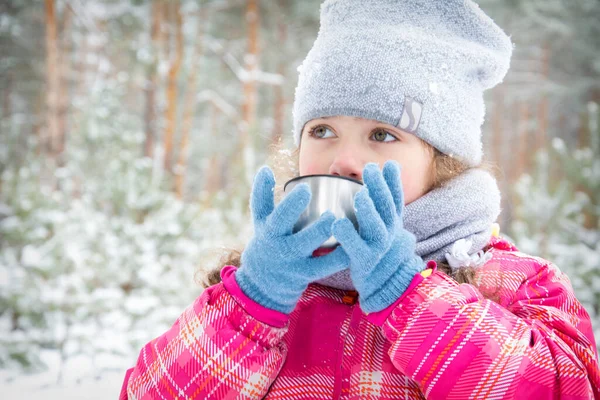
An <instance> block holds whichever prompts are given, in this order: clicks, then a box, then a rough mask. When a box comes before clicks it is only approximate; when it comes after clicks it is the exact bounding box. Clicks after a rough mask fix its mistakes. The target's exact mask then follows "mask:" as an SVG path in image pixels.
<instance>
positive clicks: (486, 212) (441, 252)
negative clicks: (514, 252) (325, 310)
mask: <svg viewBox="0 0 600 400" xmlns="http://www.w3.org/2000/svg"><path fill="white" fill-rule="evenodd" d="M499 214H500V190H499V189H498V185H497V183H496V180H495V179H494V177H493V176H492V175H490V173H489V172H487V171H484V170H481V169H471V170H468V171H466V172H464V173H463V174H461V175H460V176H458V177H456V178H454V179H452V180H450V181H449V182H447V183H446V184H445V185H444V186H443V187H441V188H437V189H434V190H432V191H430V192H429V193H427V194H425V195H423V196H421V197H420V198H418V199H417V200H415V201H413V202H412V203H410V204H407V205H406V206H405V209H404V213H403V221H404V228H405V229H406V230H407V231H409V232H411V233H412V234H414V235H415V237H416V239H417V244H416V248H415V252H416V254H417V255H418V256H420V257H422V258H423V260H425V261H428V260H435V261H446V253H451V248H452V245H453V244H454V243H455V242H456V241H458V240H460V239H466V240H469V241H470V242H471V243H472V245H471V247H470V249H469V250H468V254H469V255H473V254H475V253H477V252H478V251H480V250H481V249H483V248H484V247H485V245H486V244H487V243H488V242H489V240H490V237H491V230H492V224H493V223H494V222H495V221H496V219H497V218H498V215H499ZM317 282H318V283H319V284H321V285H325V286H330V287H334V288H338V289H344V290H352V289H354V285H353V283H352V280H351V279H350V272H349V271H348V270H344V271H341V272H338V273H336V274H333V275H331V276H329V277H326V278H324V279H320V280H319V281H317Z"/></svg>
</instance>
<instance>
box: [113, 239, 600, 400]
mask: <svg viewBox="0 0 600 400" xmlns="http://www.w3.org/2000/svg"><path fill="white" fill-rule="evenodd" d="M490 245H491V248H490V250H489V251H490V253H491V255H492V257H491V259H490V260H489V261H488V262H487V263H486V265H485V266H483V267H481V268H479V269H478V270H477V276H476V282H477V287H474V286H471V285H466V284H463V285H459V284H457V283H456V282H455V281H454V280H452V279H450V278H448V277H447V276H446V275H445V274H444V273H442V272H439V271H435V272H434V273H433V274H432V275H431V276H429V277H427V278H424V277H423V276H422V275H421V274H417V275H416V277H415V279H414V280H413V282H412V283H411V286H410V287H409V288H408V290H407V291H406V292H405V294H404V295H403V296H402V297H401V298H400V299H398V301H397V302H395V303H394V304H393V305H391V306H390V307H388V308H387V309H386V310H383V311H381V312H379V313H373V314H370V315H369V316H365V314H364V313H363V312H362V310H361V309H360V308H359V306H358V304H356V299H355V297H354V296H352V293H351V292H344V291H340V290H336V289H331V288H327V287H324V286H320V285H314V284H311V285H310V286H309V287H308V290H307V291H306V292H305V293H304V295H303V296H302V298H301V299H300V301H299V303H298V306H297V307H296V309H295V310H294V311H293V312H292V313H291V314H290V315H289V316H288V315H287V314H282V313H279V312H276V311H273V310H270V309H266V308H264V307H261V306H260V305H258V304H256V303H255V302H253V301H252V300H251V299H249V298H248V297H246V296H245V295H244V293H243V292H242V291H241V290H240V289H239V287H238V286H237V285H236V280H235V274H236V269H235V268H234V267H226V268H225V269H224V270H223V271H222V277H223V283H221V284H218V285H215V286H213V287H211V288H209V289H207V290H205V291H204V292H203V293H202V295H201V296H200V297H198V299H197V300H196V301H195V302H194V303H193V304H192V305H191V306H190V307H189V308H188V309H187V310H186V311H185V312H184V313H183V314H182V315H181V317H180V318H179V319H178V320H177V322H176V323H175V325H173V327H172V328H171V329H170V330H169V331H168V332H166V333H165V334H163V335H161V336H160V337H158V338H156V339H155V340H153V341H151V342H150V343H148V344H147V345H146V346H144V348H143V349H142V351H141V353H140V356H139V359H138V361H137V364H136V366H135V367H134V368H133V369H131V370H129V371H128V373H127V377H126V379H125V382H124V385H123V390H122V393H121V397H120V399H121V400H125V399H159V398H160V399H174V398H180V399H181V398H187V399H233V398H243V399H328V400H329V399H367V398H368V399H399V398H402V399H426V398H428V399H445V398H454V399H466V398H473V399H523V398H535V399H537V400H544V399H556V398H561V399H567V398H568V399H571V400H574V399H582V400H583V399H586V400H587V399H596V400H600V389H599V388H600V371H599V367H598V355H597V352H596V349H595V345H594V338H593V335H592V329H591V324H590V319H589V316H588V314H587V313H586V312H585V310H584V308H583V307H582V306H581V304H580V303H579V302H578V301H577V300H576V298H575V296H574V294H573V290H572V288H571V285H570V283H569V280H568V278H567V277H566V276H565V275H564V274H562V273H561V272H560V271H559V270H558V269H557V268H556V267H555V266H553V265H552V264H550V263H549V262H547V261H545V260H542V259H539V258H535V257H530V256H527V255H525V254H522V253H519V252H518V251H516V249H514V247H512V246H511V245H510V244H508V243H507V242H505V241H502V240H498V239H493V241H492V242H491V243H490ZM486 250H487V249H486ZM484 296H488V297H494V298H496V301H491V300H488V299H486V298H484Z"/></svg>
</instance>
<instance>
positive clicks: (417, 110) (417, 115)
mask: <svg viewBox="0 0 600 400" xmlns="http://www.w3.org/2000/svg"><path fill="white" fill-rule="evenodd" d="M422 113H423V104H421V103H419V102H418V101H416V100H415V99H413V98H412V97H407V98H406V100H405V101H404V110H402V118H400V126H399V128H400V129H402V130H404V131H406V132H409V133H415V132H416V131H417V128H418V127H419V123H420V122H421V114H422Z"/></svg>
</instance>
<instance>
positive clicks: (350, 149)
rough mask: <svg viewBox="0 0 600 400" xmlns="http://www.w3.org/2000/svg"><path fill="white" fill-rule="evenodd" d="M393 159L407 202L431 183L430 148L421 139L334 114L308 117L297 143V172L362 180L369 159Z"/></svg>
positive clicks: (424, 191)
mask: <svg viewBox="0 0 600 400" xmlns="http://www.w3.org/2000/svg"><path fill="white" fill-rule="evenodd" d="M387 160H396V161H398V163H399V164H400V166H401V167H402V187H403V189H404V201H405V203H406V204H408V203H410V202H412V201H414V200H416V199H418V198H419V197H421V196H422V195H424V194H425V193H427V191H428V190H429V188H430V187H431V186H432V184H433V175H432V171H433V152H432V151H431V150H430V148H429V147H428V146H427V145H426V144H425V142H423V141H422V140H421V139H419V138H418V137H416V136H415V135H412V134H409V133H406V132H404V131H402V130H400V129H398V128H395V127H393V126H392V125H387V124H384V123H381V122H377V121H374V120H370V119H363V118H356V117H347V116H335V117H325V118H317V119H313V120H311V121H309V122H308V123H307V124H306V125H305V127H304V129H303V131H302V138H301V143H300V160H299V168H300V175H301V176H302V175H315V174H326V175H339V176H344V177H348V178H353V179H357V180H359V181H362V170H363V168H364V166H365V165H366V164H367V163H369V162H375V163H377V164H379V168H383V164H384V163H385V162H386V161H387Z"/></svg>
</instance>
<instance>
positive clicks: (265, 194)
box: [236, 167, 350, 313]
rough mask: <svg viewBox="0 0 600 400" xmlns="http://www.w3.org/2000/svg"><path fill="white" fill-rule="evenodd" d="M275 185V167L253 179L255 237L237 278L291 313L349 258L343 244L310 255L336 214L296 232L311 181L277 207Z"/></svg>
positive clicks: (254, 295) (266, 302)
mask: <svg viewBox="0 0 600 400" xmlns="http://www.w3.org/2000/svg"><path fill="white" fill-rule="evenodd" d="M274 187H275V178H274V176H273V172H272V171H271V169H269V168H268V167H263V168H261V169H260V170H259V171H258V173H257V174H256V177H255V178H254V185H253V188H252V197H251V200H250V208H251V210H252V217H253V220H254V237H253V238H252V239H251V240H250V242H249V243H248V245H247V246H246V249H245V250H244V252H243V253H242V260H241V266H240V268H239V269H238V270H237V272H236V280H237V282H238V285H239V286H240V288H241V289H242V291H243V292H244V293H245V294H246V295H247V296H248V297H250V298H251V299H252V300H254V301H256V302H257V303H259V304H261V305H262V306H264V307H267V308H270V309H273V310H277V311H281V312H283V313H290V312H291V311H292V310H293V309H294V308H295V306H296V303H297V302H298V299H299V298H300V296H302V293H303V292H304V290H306V287H307V286H308V284H309V283H311V282H314V281H316V280H319V279H322V278H325V277H327V276H329V275H333V274H334V273H336V272H338V271H341V270H343V269H345V268H348V265H349V264H350V259H349V258H348V256H347V255H346V253H345V252H344V250H343V249H342V248H341V247H338V248H337V249H336V250H334V251H333V252H331V253H330V254H328V255H326V256H323V257H312V253H313V251H314V250H316V249H317V248H318V247H319V246H320V245H321V244H322V243H323V242H325V241H326V240H327V239H328V238H329V237H330V236H331V233H332V232H331V227H332V225H333V222H334V221H335V216H334V215H333V213H331V212H329V211H327V212H325V213H323V215H321V217H320V219H319V220H317V221H315V222H314V223H313V224H311V225H310V226H308V227H306V228H304V229H302V230H301V231H299V232H297V233H292V230H293V228H294V225H295V223H296V221H297V220H298V218H300V215H301V214H302V212H304V210H305V209H306V207H307V206H308V204H309V202H310V199H311V193H310V188H309V187H308V185H307V184H299V185H297V186H296V187H295V188H294V189H293V190H292V191H291V192H290V193H289V194H288V195H287V196H286V197H285V198H284V199H283V200H282V201H281V202H280V203H279V204H278V205H277V207H275V204H274V196H273V189H274Z"/></svg>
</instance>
